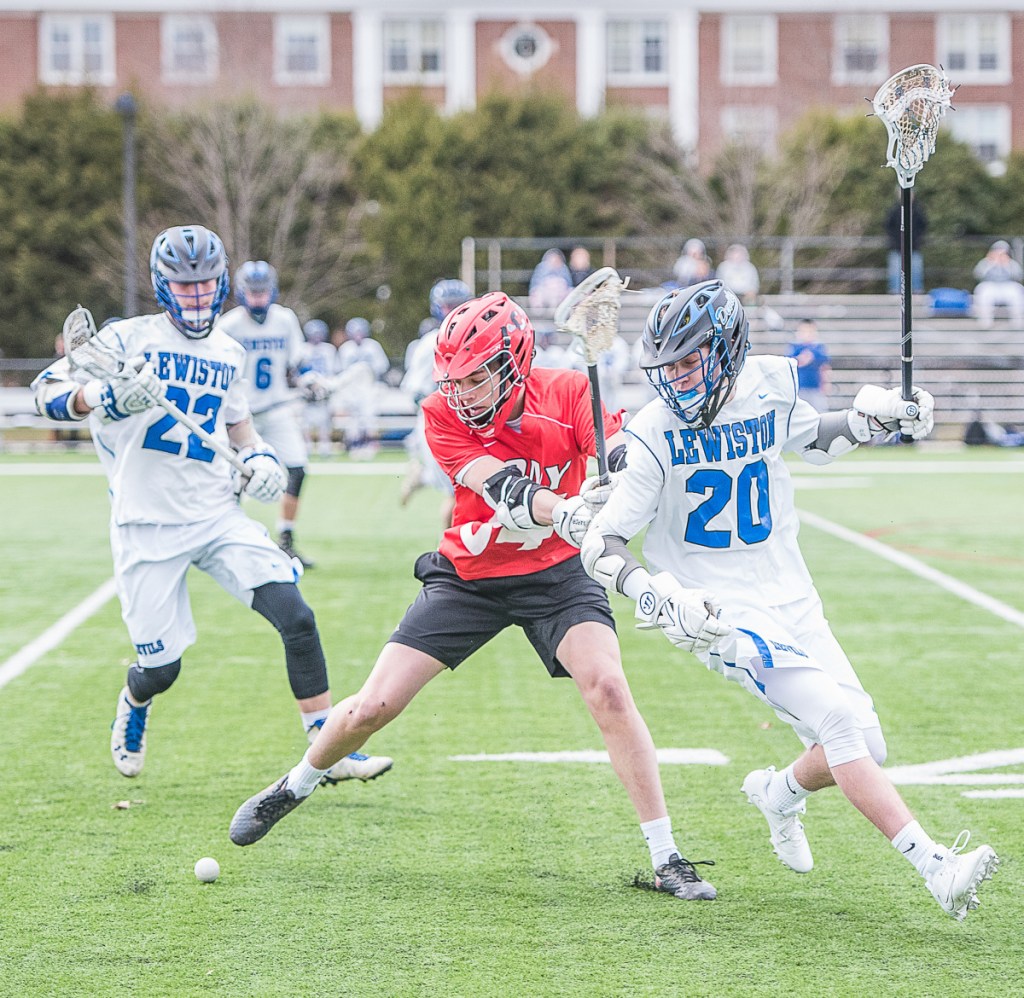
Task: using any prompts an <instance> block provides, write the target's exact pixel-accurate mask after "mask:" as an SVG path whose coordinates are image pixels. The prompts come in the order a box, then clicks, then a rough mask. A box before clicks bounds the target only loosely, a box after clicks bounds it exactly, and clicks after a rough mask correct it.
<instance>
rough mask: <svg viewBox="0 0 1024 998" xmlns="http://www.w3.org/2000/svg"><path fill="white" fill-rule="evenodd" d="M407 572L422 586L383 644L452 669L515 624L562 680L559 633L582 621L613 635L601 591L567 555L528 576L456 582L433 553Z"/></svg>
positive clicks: (605, 596)
mask: <svg viewBox="0 0 1024 998" xmlns="http://www.w3.org/2000/svg"><path fill="white" fill-rule="evenodd" d="M413 574H414V575H415V576H416V578H417V579H419V580H420V582H422V583H423V588H422V589H421V590H420V593H419V595H418V596H417V597H416V599H415V601H414V602H413V604H412V605H411V606H410V607H409V609H408V610H406V611H405V616H404V617H403V618H402V620H401V622H400V623H399V625H398V627H396V628H395V632H394V634H392V635H391V637H390V639H389V640H390V641H394V642H396V643H397V644H400V645H408V646H409V647H410V648H416V649H418V650H419V651H422V652H425V653H426V654H427V655H431V656H433V657H434V658H436V659H437V660H438V661H439V662H443V663H444V664H445V665H446V666H448V668H449V669H454V668H455V667H456V666H457V665H458V664H459V663H460V662H462V661H463V660H464V659H467V658H469V656H470V655H472V654H473V652H475V651H476V650H477V649H478V648H482V647H483V646H484V645H485V644H487V642H488V641H490V640H491V638H493V637H494V636H495V635H496V634H498V633H500V632H501V631H503V630H505V628H506V627H508V626H510V625H511V624H517V625H518V626H519V627H521V628H522V629H523V630H524V631H525V632H526V637H527V638H528V639H529V641H530V644H532V645H533V647H534V649H535V650H536V652H537V654H538V655H539V656H540V657H541V661H543V663H544V665H545V666H547V670H548V672H549V673H550V674H551V675H552V676H568V675H569V673H568V672H566V670H565V669H564V668H563V666H562V664H561V663H560V662H559V661H558V657H557V655H556V654H555V653H556V651H557V650H558V645H559V643H560V642H561V640H562V638H564V637H565V633H566V631H568V630H569V628H570V627H572V626H574V625H575V624H580V623H582V622H583V621H585V620H594V621H597V623H599V624H607V625H608V627H610V628H611V629H612V630H613V631H614V630H615V621H614V620H613V619H612V611H611V607H609V605H608V594H607V593H606V592H605V590H604V587H603V586H602V585H600V583H597V582H595V581H594V580H593V579H592V578H590V576H589V575H587V573H586V572H584V571H583V566H582V565H581V564H580V560H579V558H570V559H569V560H568V561H563V562H562V563H561V564H560V565H554V566H552V567H551V568H546V569H544V570H543V571H541V572H534V573H532V574H530V575H513V576H502V577H500V578H494V579H471V580H467V579H461V578H459V576H458V575H457V574H456V572H455V568H454V567H453V566H452V563H451V562H450V561H449V560H448V559H447V558H445V557H444V555H442V554H441V553H440V552H438V551H431V552H429V553H428V554H423V555H420V557H419V558H417V559H416V567H415V569H414V572H413Z"/></svg>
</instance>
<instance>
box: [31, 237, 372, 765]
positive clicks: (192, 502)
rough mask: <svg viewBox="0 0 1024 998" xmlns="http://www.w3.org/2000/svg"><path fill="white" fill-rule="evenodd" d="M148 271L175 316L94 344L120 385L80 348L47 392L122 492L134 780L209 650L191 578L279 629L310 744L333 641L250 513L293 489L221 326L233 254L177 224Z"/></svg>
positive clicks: (125, 722)
mask: <svg viewBox="0 0 1024 998" xmlns="http://www.w3.org/2000/svg"><path fill="white" fill-rule="evenodd" d="M150 271H151V276H152V281H153V290H154V292H155V296H156V300H157V303H158V304H159V305H160V306H161V308H162V309H163V311H160V312H158V313H155V314H152V315H140V316H135V317H133V318H129V319H121V320H118V321H115V322H112V323H110V324H108V325H105V326H104V328H103V329H101V330H100V331H99V332H98V333H96V332H95V330H93V331H92V332H93V333H94V335H93V336H91V337H90V338H89V340H88V346H89V347H90V348H91V350H92V351H93V353H94V355H99V356H101V357H105V358H106V359H107V360H109V362H110V364H109V370H112V371H115V372H117V373H115V374H112V375H111V376H109V377H107V378H104V379H100V378H95V377H90V376H89V375H88V372H86V371H85V370H84V369H83V368H78V367H76V366H75V351H74V350H69V351H68V355H67V356H65V357H64V358H62V359H61V360H59V361H57V362H56V363H55V364H53V365H51V366H50V367H48V368H47V369H46V370H45V371H43V372H42V373H41V374H40V375H39V376H38V377H37V378H36V379H35V381H34V382H33V388H34V390H35V393H36V405H37V407H38V409H39V411H40V413H42V414H43V415H45V416H48V417H49V418H51V419H54V420H58V421H66V420H82V419H85V418H86V416H88V417H89V420H90V431H91V433H92V438H93V442H94V444H95V447H96V452H97V454H98V455H99V458H100V463H101V464H102V465H103V469H104V471H105V472H106V474H107V477H108V479H109V482H110V502H111V521H110V546H111V549H112V551H113V555H114V579H115V581H116V583H117V593H118V596H119V597H120V600H121V613H122V616H123V618H124V621H125V624H126V625H127V627H128V634H129V636H130V638H131V641H132V643H133V644H134V646H135V654H136V656H137V661H136V662H134V663H133V664H132V665H131V666H130V667H129V669H128V678H127V683H126V685H125V687H124V688H123V689H122V690H121V692H120V693H119V694H118V698H117V707H116V713H115V717H114V723H113V726H112V734H111V740H110V749H111V754H112V755H113V758H114V765H115V766H116V767H117V769H118V771H119V772H120V773H122V774H123V775H124V776H138V775H139V773H140V772H141V771H142V767H143V763H144V761H145V753H146V729H147V726H148V723H149V715H150V711H151V706H152V703H153V698H154V697H155V696H156V695H157V694H160V693H164V692H165V691H166V690H168V689H169V688H170V686H171V684H172V683H173V682H174V681H175V679H177V677H178V672H179V670H180V668H181V658H182V655H183V654H184V652H185V650H186V649H187V648H188V647H189V646H190V645H191V644H192V643H193V642H194V641H195V638H196V631H195V624H194V622H193V619H192V612H191V608H190V606H189V598H188V589H187V586H186V574H187V572H188V570H189V568H190V566H192V565H195V566H196V567H198V568H200V569H201V570H202V571H204V572H206V573H207V574H208V575H210V576H211V577H212V578H214V579H215V580H216V581H217V582H218V583H219V584H220V585H221V586H222V587H223V588H224V589H225V590H226V591H227V592H229V593H230V594H231V595H232V596H234V597H236V598H237V599H238V600H240V601H241V602H243V603H244V604H246V605H247V606H250V607H252V609H254V610H255V611H256V612H257V613H259V614H261V615H262V616H263V617H265V618H266V619H267V620H269V621H270V622H271V623H272V624H273V625H274V627H275V628H276V629H277V630H278V632H279V633H280V635H281V638H282V641H283V642H284V648H285V660H286V664H287V669H288V679H289V683H290V685H291V688H292V692H293V694H294V695H295V698H296V700H297V702H298V707H299V711H300V714H301V717H302V720H303V724H304V727H305V729H306V731H307V733H308V734H309V737H310V738H312V737H315V733H316V731H317V730H318V729H319V725H320V724H322V723H323V721H324V719H325V718H326V717H327V714H328V712H329V710H330V706H331V695H330V691H329V689H328V684H327V666H326V664H325V661H324V654H323V650H322V648H321V645H320V636H319V633H318V631H317V626H316V621H315V620H314V617H313V611H312V610H310V608H309V606H308V605H307V604H306V602H305V600H304V599H303V598H302V595H301V594H300V593H299V589H298V586H297V585H296V581H297V577H298V576H297V571H296V568H295V566H293V564H292V561H291V559H290V558H289V557H288V556H287V555H286V554H285V553H284V552H283V551H282V550H281V549H280V548H279V547H278V546H277V545H276V544H274V543H273V541H271V540H270V538H269V537H268V536H267V531H266V529H265V528H264V527H263V526H262V525H261V524H259V523H257V522H256V521H255V520H252V519H250V518H249V517H248V516H246V515H245V514H244V513H243V512H242V510H241V509H240V508H239V505H238V496H237V490H238V489H241V492H242V493H244V494H245V495H248V496H250V497H252V498H254V499H257V500H259V501H261V502H277V501H278V500H279V499H280V498H281V495H282V493H283V492H284V488H285V483H286V481H287V479H286V475H285V472H284V469H283V468H282V467H281V465H280V464H279V463H278V460H277V457H276V455H275V454H274V452H273V450H272V448H270V447H268V446H267V445H266V444H264V442H263V441H262V440H261V439H260V437H259V435H258V434H257V433H256V431H255V430H254V429H253V426H252V419H251V416H250V412H249V406H248V404H247V402H246V399H245V395H244V394H243V392H242V390H241V387H240V384H241V377H240V375H241V372H242V370H243V366H244V364H245V350H244V348H243V347H242V346H241V344H240V343H238V342H236V341H235V340H234V339H232V338H231V337H230V336H228V335H227V333H225V332H223V331H221V329H220V328H219V326H217V325H215V321H216V319H217V316H218V315H219V313H220V310H221V307H222V306H223V304H224V301H225V300H226V298H227V294H228V287H229V279H228V261H227V256H226V254H225V252H224V246H223V244H222V242H221V240H220V238H219V237H218V236H217V234H216V233H214V232H211V231H210V230H209V229H207V228H204V227H203V226H201V225H177V226H174V227H172V228H169V229H166V230H165V231H163V232H161V233H160V234H159V235H158V236H157V237H156V240H155V241H154V243H153V249H152V252H151V254H150ZM73 316H74V313H73V314H72V317H73ZM72 317H69V323H70V322H71V319H72ZM89 323H90V325H91V316H90V317H89ZM162 399H167V400H169V401H170V402H173V404H174V406H176V407H177V409H179V410H181V412H183V413H186V414H190V415H192V416H193V417H194V419H195V422H196V423H198V424H199V428H200V429H201V430H203V431H205V432H206V433H207V434H211V435H212V438H211V441H210V443H214V444H217V445H219V447H220V448H221V451H222V453H221V452H218V451H217V450H216V449H215V448H214V447H212V446H210V445H209V444H208V443H206V442H204V441H203V440H202V439H201V438H200V437H199V436H198V435H197V434H195V433H193V432H190V431H189V430H188V429H187V428H186V427H185V426H184V425H183V424H182V423H181V422H179V421H177V420H176V419H174V418H173V416H172V415H171V414H170V413H168V412H167V411H166V410H165V409H163V408H161V407H160V404H159V403H160V400H162ZM229 447H230V449H229ZM232 450H233V451H234V452H235V453H236V454H237V459H236V463H238V464H243V465H244V466H245V468H246V471H247V474H246V476H244V478H243V477H242V476H241V475H240V473H236V474H237V475H238V477H237V478H236V477H233V472H232V467H231V465H229V463H228V461H227V460H226V459H225V456H224V455H231V456H232V457H233V458H234V457H235V455H234V454H232ZM390 766H391V760H390V759H374V758H372V757H365V756H358V757H356V758H348V759H344V760H339V763H338V766H337V768H336V769H333V770H331V771H330V772H328V773H325V779H326V780H328V781H330V782H338V781H339V780H341V779H352V778H356V779H362V780H366V779H372V778H373V777H375V776H378V775H380V773H382V772H385V771H386V770H387V769H389V768H390Z"/></svg>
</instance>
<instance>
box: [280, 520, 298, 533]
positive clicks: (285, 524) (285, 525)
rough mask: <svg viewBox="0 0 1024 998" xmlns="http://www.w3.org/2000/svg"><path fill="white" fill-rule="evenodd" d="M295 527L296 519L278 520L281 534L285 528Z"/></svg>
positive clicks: (291, 528)
mask: <svg viewBox="0 0 1024 998" xmlns="http://www.w3.org/2000/svg"><path fill="white" fill-rule="evenodd" d="M294 529H295V521H294V520H278V521H277V532H278V533H279V534H280V533H283V532H284V531H285V530H294Z"/></svg>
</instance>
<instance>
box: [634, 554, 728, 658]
mask: <svg viewBox="0 0 1024 998" xmlns="http://www.w3.org/2000/svg"><path fill="white" fill-rule="evenodd" d="M720 613H721V608H720V607H719V606H718V604H717V603H716V602H715V601H714V598H713V597H712V595H711V594H710V593H708V592H706V591H705V590H703V589H687V588H686V587H685V586H683V585H682V584H681V583H680V582H679V581H678V580H677V579H676V578H675V577H674V576H672V575H671V574H669V573H668V572H660V573H659V574H658V575H655V576H654V577H653V578H652V579H651V580H650V582H649V583H648V585H647V587H646V588H645V589H644V591H643V592H642V593H641V594H640V596H639V597H637V601H636V619H637V620H638V621H639V623H638V624H637V625H636V626H637V627H638V628H639V629H641V630H648V629H651V628H654V627H659V628H661V630H662V631H664V633H665V637H667V638H668V640H669V641H671V642H672V644H674V645H675V646H676V647H677V648H682V649H684V650H685V651H689V652H694V653H700V652H707V651H710V650H711V649H712V648H713V647H714V645H715V644H716V643H717V642H718V641H721V640H722V638H725V637H728V636H729V635H730V634H731V633H732V630H733V629H732V627H731V626H730V625H729V624H727V623H725V622H724V621H721V620H719V619H718V615H719V614H720Z"/></svg>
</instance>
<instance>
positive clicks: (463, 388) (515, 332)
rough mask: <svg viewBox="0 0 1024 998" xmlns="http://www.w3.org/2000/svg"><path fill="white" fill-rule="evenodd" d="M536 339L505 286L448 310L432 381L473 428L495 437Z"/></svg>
mask: <svg viewBox="0 0 1024 998" xmlns="http://www.w3.org/2000/svg"><path fill="white" fill-rule="evenodd" d="M534 342H535V336H534V332H533V325H532V323H531V322H530V319H529V317H528V316H527V314H526V313H525V312H524V311H523V310H522V308H520V307H519V305H517V304H516V303H515V302H514V301H513V300H512V299H511V298H509V297H508V295H506V294H505V293H504V292H503V291H491V292H489V293H488V294H486V295H484V296H483V297H481V298H474V299H472V300H471V301H468V302H466V303H465V304H463V305H459V306H457V307H456V308H455V309H453V310H452V311H451V312H449V313H448V316H447V318H446V319H445V320H444V323H443V325H442V326H441V330H440V332H439V333H438V336H437V347H436V348H435V350H434V381H436V382H437V387H438V390H439V391H440V392H441V395H442V396H443V397H444V399H445V401H446V402H447V403H448V406H449V408H450V409H452V410H453V411H454V412H455V414H456V415H457V416H458V417H459V419H460V420H461V421H462V422H463V423H465V424H466V426H468V427H469V428H470V429H471V430H473V431H474V432H475V433H477V434H479V435H481V436H485V437H491V436H494V434H496V433H497V432H498V430H500V429H501V427H503V426H504V425H505V423H506V422H507V421H508V419H509V416H510V415H511V414H512V411H513V409H514V408H515V405H516V403H517V402H518V400H519V399H520V398H521V396H522V394H523V391H524V389H523V385H524V383H525V381H526V379H527V377H528V376H529V374H530V370H531V368H532V367H533V354H534Z"/></svg>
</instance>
